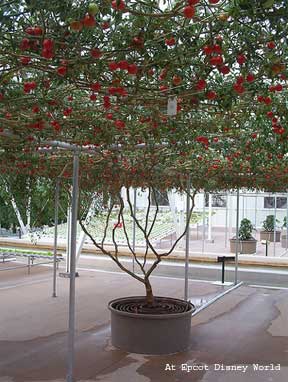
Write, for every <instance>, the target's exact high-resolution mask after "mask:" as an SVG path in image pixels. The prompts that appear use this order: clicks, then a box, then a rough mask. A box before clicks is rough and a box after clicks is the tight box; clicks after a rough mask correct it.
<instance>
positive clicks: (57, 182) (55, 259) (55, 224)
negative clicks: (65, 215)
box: [52, 179, 60, 297]
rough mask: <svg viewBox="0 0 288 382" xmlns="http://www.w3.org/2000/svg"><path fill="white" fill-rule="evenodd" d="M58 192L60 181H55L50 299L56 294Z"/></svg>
mask: <svg viewBox="0 0 288 382" xmlns="http://www.w3.org/2000/svg"><path fill="white" fill-rule="evenodd" d="M59 191H60V179H56V188H55V211H54V213H55V215H54V216H55V217H54V252H53V293H52V297H57V294H56V278H57V235H58V207H59Z"/></svg>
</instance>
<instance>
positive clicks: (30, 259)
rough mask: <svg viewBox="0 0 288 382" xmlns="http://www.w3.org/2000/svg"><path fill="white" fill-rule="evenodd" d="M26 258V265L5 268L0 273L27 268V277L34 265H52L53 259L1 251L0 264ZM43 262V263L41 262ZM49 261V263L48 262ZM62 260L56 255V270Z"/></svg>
mask: <svg viewBox="0 0 288 382" xmlns="http://www.w3.org/2000/svg"><path fill="white" fill-rule="evenodd" d="M19 257H20V258H27V265H26V264H23V265H17V266H15V267H6V268H0V271H10V270H13V269H18V268H28V275H29V274H30V272H31V268H32V267H34V266H36V265H44V264H52V263H53V261H54V259H53V256H50V255H45V254H43V255H41V254H34V253H21V252H10V251H9V252H8V251H7V252H5V251H1V252H0V260H2V262H3V263H4V262H6V260H8V261H15V260H17V258H19ZM35 260H40V261H41V262H35ZM42 260H45V261H42ZM48 260H49V261H48ZM62 260H64V258H63V256H62V255H57V257H56V264H57V269H58V267H59V262H60V261H62Z"/></svg>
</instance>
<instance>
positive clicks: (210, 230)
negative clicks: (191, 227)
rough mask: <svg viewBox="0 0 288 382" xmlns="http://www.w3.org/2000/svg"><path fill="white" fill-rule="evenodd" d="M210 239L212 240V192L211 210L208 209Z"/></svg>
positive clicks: (210, 198)
mask: <svg viewBox="0 0 288 382" xmlns="http://www.w3.org/2000/svg"><path fill="white" fill-rule="evenodd" d="M208 222H209V223H208V241H210V242H211V241H212V194H211V193H209V210H208Z"/></svg>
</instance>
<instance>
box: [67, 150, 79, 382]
mask: <svg viewBox="0 0 288 382" xmlns="http://www.w3.org/2000/svg"><path fill="white" fill-rule="evenodd" d="M78 181H79V156H78V153H77V152H75V153H74V159H73V189H72V203H71V240H70V254H71V257H70V288H69V328H68V370H67V379H66V381H67V382H74V358H75V349H74V339H75V270H76V236H77V214H78V191H79V190H78V188H79V182H78Z"/></svg>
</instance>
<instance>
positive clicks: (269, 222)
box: [262, 215, 279, 232]
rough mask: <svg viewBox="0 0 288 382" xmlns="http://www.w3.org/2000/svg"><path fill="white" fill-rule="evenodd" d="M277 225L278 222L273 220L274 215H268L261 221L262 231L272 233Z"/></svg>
mask: <svg viewBox="0 0 288 382" xmlns="http://www.w3.org/2000/svg"><path fill="white" fill-rule="evenodd" d="M277 223H279V220H277V219H275V217H274V215H268V216H266V219H265V220H264V221H263V224H262V227H263V229H264V231H266V232H272V231H274V229H276V224H277ZM274 227H275V228H274Z"/></svg>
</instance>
